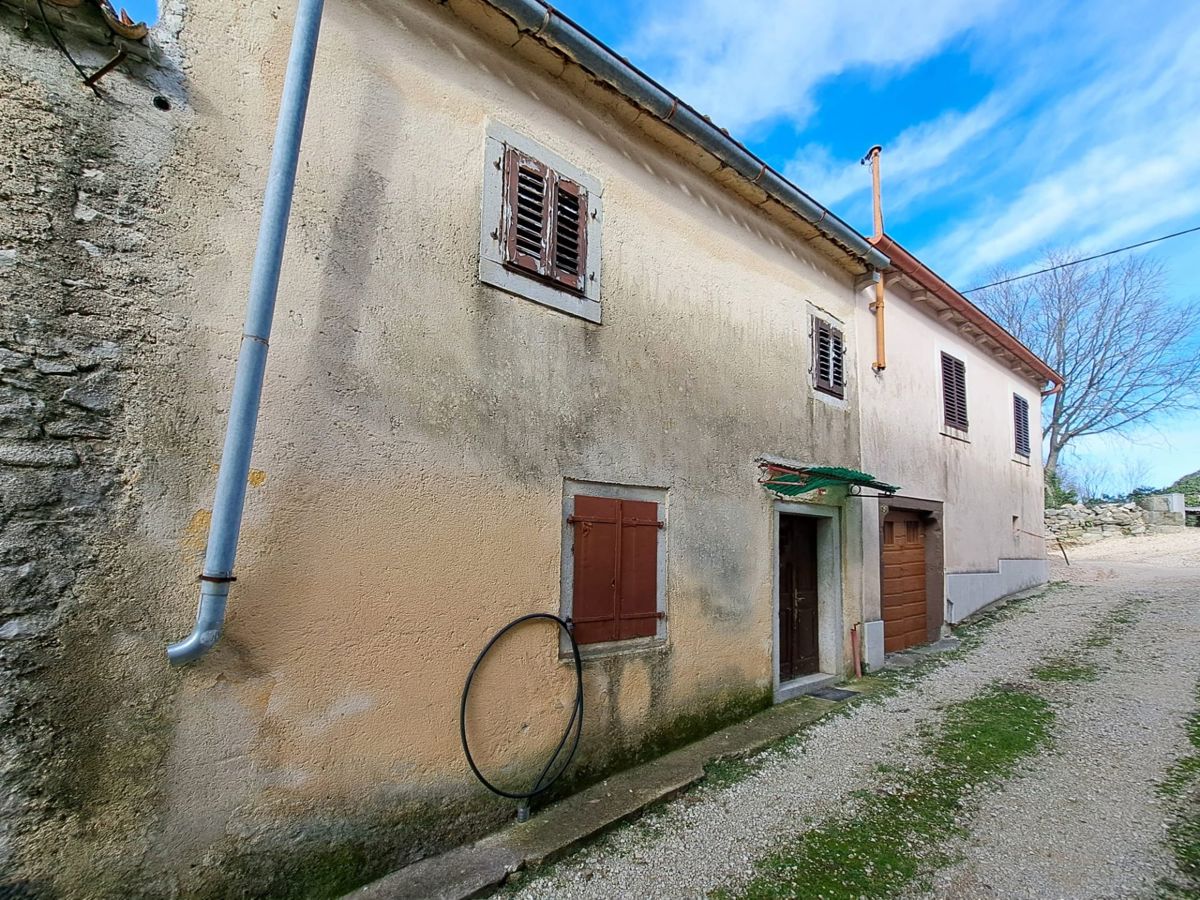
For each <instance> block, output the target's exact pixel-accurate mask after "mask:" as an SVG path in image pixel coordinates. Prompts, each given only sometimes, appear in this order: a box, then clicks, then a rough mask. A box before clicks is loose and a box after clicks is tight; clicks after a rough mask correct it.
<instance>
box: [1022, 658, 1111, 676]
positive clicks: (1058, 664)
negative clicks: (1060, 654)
mask: <svg viewBox="0 0 1200 900" xmlns="http://www.w3.org/2000/svg"><path fill="white" fill-rule="evenodd" d="M1032 674H1033V677H1034V678H1036V679H1037V680H1038V681H1095V680H1096V679H1097V678H1099V677H1100V669H1099V668H1098V667H1097V666H1095V665H1093V664H1092V663H1079V662H1071V661H1070V660H1067V659H1062V658H1059V659H1052V660H1050V661H1049V662H1045V663H1042V665H1040V666H1035V667H1034V669H1033V672H1032Z"/></svg>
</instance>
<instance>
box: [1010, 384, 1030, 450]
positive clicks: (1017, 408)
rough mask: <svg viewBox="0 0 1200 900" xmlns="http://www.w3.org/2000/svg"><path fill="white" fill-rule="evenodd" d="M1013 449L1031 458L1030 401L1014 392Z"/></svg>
mask: <svg viewBox="0 0 1200 900" xmlns="http://www.w3.org/2000/svg"><path fill="white" fill-rule="evenodd" d="M1013 450H1014V451H1015V452H1016V454H1017V456H1023V457H1025V458H1026V459H1028V458H1029V401H1027V400H1026V399H1025V398H1024V397H1021V396H1018V395H1017V394H1013Z"/></svg>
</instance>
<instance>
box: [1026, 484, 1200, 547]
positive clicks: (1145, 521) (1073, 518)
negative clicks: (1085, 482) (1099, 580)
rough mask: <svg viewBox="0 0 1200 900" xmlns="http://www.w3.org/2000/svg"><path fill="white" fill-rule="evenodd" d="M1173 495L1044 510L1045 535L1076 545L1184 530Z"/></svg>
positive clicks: (1181, 516) (1080, 504)
mask: <svg viewBox="0 0 1200 900" xmlns="http://www.w3.org/2000/svg"><path fill="white" fill-rule="evenodd" d="M1171 496H1172V495H1155V496H1150V497H1141V498H1139V499H1138V501H1137V502H1136V503H1132V502H1131V503H1095V504H1090V505H1089V504H1086V503H1070V504H1067V505H1066V506H1060V507H1058V508H1057V509H1047V510H1046V536H1047V537H1048V538H1061V539H1062V540H1064V541H1071V542H1073V543H1077V544H1091V543H1094V542H1095V541H1099V540H1103V539H1104V538H1107V537H1119V536H1134V537H1135V536H1138V535H1143V534H1166V533H1170V532H1174V531H1178V530H1179V529H1181V528H1182V527H1183V524H1184V523H1183V514H1182V513H1179V512H1175V511H1173V510H1172V509H1171V503H1172V501H1171Z"/></svg>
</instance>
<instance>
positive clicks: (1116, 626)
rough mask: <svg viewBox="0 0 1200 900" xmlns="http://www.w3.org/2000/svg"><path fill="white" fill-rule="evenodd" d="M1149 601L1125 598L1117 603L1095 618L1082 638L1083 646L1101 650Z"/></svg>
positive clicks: (1135, 618) (1129, 623)
mask: <svg viewBox="0 0 1200 900" xmlns="http://www.w3.org/2000/svg"><path fill="white" fill-rule="evenodd" d="M1149 603H1150V601H1149V600H1126V601H1125V602H1124V603H1120V604H1118V605H1117V606H1115V607H1114V608H1113V609H1111V610H1109V612H1107V613H1105V614H1104V615H1103V616H1101V617H1100V618H1099V619H1097V620H1096V624H1095V625H1093V626H1092V630H1091V631H1089V632H1088V635H1087V637H1086V638H1084V639H1083V646H1085V647H1087V648H1088V649H1089V650H1103V649H1104V648H1105V647H1107V646H1108V645H1109V644H1111V643H1112V642H1113V641H1115V640H1116V639H1117V636H1118V635H1119V634H1121V632H1123V631H1124V630H1125V629H1126V628H1127V627H1128V626H1130V625H1132V624H1133V623H1134V622H1136V621H1137V617H1138V615H1139V614H1140V613H1141V611H1142V610H1143V609H1144V608H1145V607H1146V606H1147V605H1149Z"/></svg>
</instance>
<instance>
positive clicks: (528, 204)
mask: <svg viewBox="0 0 1200 900" xmlns="http://www.w3.org/2000/svg"><path fill="white" fill-rule="evenodd" d="M551 174H552V173H551V172H550V170H549V169H547V168H546V167H545V166H544V165H542V164H541V163H540V162H538V161H537V160H536V159H533V158H532V157H530V156H526V155H525V154H524V153H521V152H520V151H519V150H514V149H513V148H512V147H509V148H508V151H507V152H506V153H505V154H504V238H505V240H504V248H505V253H504V257H505V261H506V262H507V263H508V264H509V265H511V266H514V267H516V268H518V269H523V270H524V271H526V272H531V273H533V274H535V275H546V276H548V275H549V274H550V267H549V264H548V258H549V246H550V219H551V211H550V202H551V201H550V188H551V181H552V178H551Z"/></svg>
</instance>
